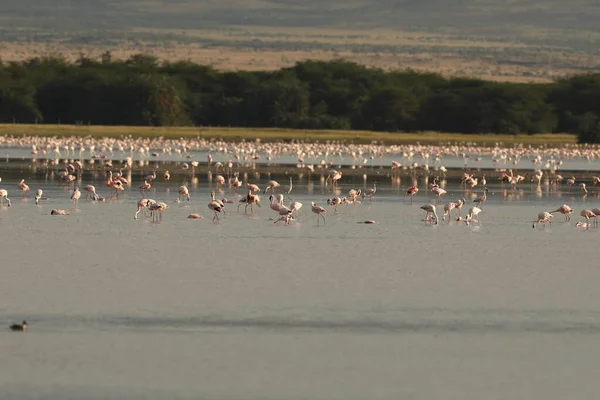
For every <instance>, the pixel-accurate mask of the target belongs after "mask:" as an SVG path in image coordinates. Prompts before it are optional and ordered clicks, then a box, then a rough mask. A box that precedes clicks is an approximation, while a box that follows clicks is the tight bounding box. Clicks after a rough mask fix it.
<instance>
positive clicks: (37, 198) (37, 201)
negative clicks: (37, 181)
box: [35, 189, 44, 206]
mask: <svg viewBox="0 0 600 400" xmlns="http://www.w3.org/2000/svg"><path fill="white" fill-rule="evenodd" d="M43 193H44V191H43V190H42V189H38V190H36V191H35V205H36V206H37V205H38V204H40V199H41V198H42V194H43Z"/></svg>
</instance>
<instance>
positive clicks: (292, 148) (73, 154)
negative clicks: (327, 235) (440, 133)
mask: <svg viewBox="0 0 600 400" xmlns="http://www.w3.org/2000/svg"><path fill="white" fill-rule="evenodd" d="M0 146H1V147H3V148H5V149H14V148H19V149H22V148H29V149H31V157H30V158H31V159H32V160H33V162H34V163H41V164H42V165H44V166H45V167H47V168H49V169H52V170H56V171H58V173H57V179H58V181H59V182H62V183H65V184H67V185H75V184H76V182H77V183H81V180H82V174H83V172H84V170H86V169H89V170H95V171H98V170H101V171H103V173H105V181H104V183H105V186H106V188H108V189H109V191H110V195H109V196H108V197H102V196H100V195H99V194H98V193H97V191H96V188H95V186H93V185H91V184H86V185H84V186H82V190H80V188H79V187H80V186H75V187H74V188H73V189H72V191H71V195H70V200H71V202H72V206H73V207H77V204H78V202H79V200H80V198H81V196H82V191H83V192H85V193H86V195H85V197H84V200H88V201H94V202H97V201H110V200H112V199H119V195H120V193H122V192H123V191H125V188H126V187H127V186H131V183H130V180H131V178H130V177H131V171H132V170H133V169H134V168H136V163H137V165H138V166H142V167H143V166H144V165H149V163H150V161H151V160H155V161H157V163H156V168H157V169H158V161H159V160H160V159H161V157H162V156H163V155H165V154H167V155H176V156H178V157H181V158H182V161H181V162H178V163H176V165H177V164H178V165H177V166H176V168H178V169H180V170H181V171H187V170H191V172H192V175H193V174H194V173H195V170H196V169H197V168H203V167H204V166H205V165H206V168H207V172H208V174H209V180H210V181H212V180H213V178H212V174H213V170H214V173H215V174H216V176H215V177H214V181H215V182H216V184H217V187H216V192H215V190H212V191H211V193H210V195H211V197H210V200H209V201H208V202H207V208H208V210H210V213H212V221H213V222H214V223H218V222H220V218H221V217H220V216H221V215H226V214H225V209H226V204H228V203H237V204H238V206H237V212H239V211H240V207H241V206H242V205H243V206H244V213H245V214H248V211H250V213H253V212H254V209H253V207H254V206H257V207H260V206H261V195H266V194H267V193H270V195H269V197H268V199H269V208H270V209H271V210H272V211H274V212H275V213H276V214H275V215H276V216H275V217H274V218H273V219H274V220H275V221H274V223H279V222H281V223H283V224H284V225H289V224H290V223H292V222H293V221H295V220H296V219H297V218H298V213H299V211H300V209H301V208H302V207H303V204H302V203H300V202H298V201H296V200H294V199H292V198H291V197H290V194H291V193H292V190H293V189H294V184H293V183H294V182H293V179H292V178H291V177H290V178H289V182H286V185H284V186H282V185H281V184H280V183H279V182H277V181H275V180H269V181H268V182H266V186H265V187H264V189H261V188H260V187H259V186H258V185H257V184H253V183H250V182H248V181H247V180H246V182H243V181H241V180H240V179H239V174H240V172H239V171H240V170H241V169H243V168H246V169H249V170H252V169H253V168H255V167H256V163H257V162H260V160H261V159H264V160H266V161H267V163H276V162H277V158H278V157H281V156H283V155H288V156H289V155H290V154H293V155H295V156H296V158H297V165H296V168H298V170H299V171H303V173H302V174H298V177H299V178H301V177H302V176H303V174H304V173H307V174H309V179H310V176H311V174H313V173H316V172H318V170H320V174H321V178H320V179H321V180H322V182H323V183H324V185H325V186H326V187H328V188H331V193H332V194H333V196H332V197H330V198H328V199H327V201H326V203H327V205H328V206H331V207H333V209H334V211H333V212H334V214H336V213H337V209H338V206H340V205H342V204H355V205H356V204H359V203H361V202H362V201H369V202H372V201H373V198H374V196H375V194H376V193H377V182H375V183H374V184H373V187H372V188H370V189H367V190H360V189H354V188H353V189H350V190H349V191H348V193H347V195H346V196H341V189H340V187H339V185H340V182H341V179H342V176H343V172H342V168H341V165H342V164H345V165H346V166H347V168H350V169H351V170H355V169H356V168H365V167H368V166H369V163H370V162H371V160H373V159H375V158H377V157H380V158H381V159H383V157H384V156H397V157H398V159H399V160H400V161H396V160H394V161H392V162H391V165H390V166H389V167H388V169H386V170H385V171H378V173H379V174H381V173H382V172H383V173H385V174H386V176H389V177H391V178H392V179H395V178H398V180H399V176H400V175H401V174H406V175H408V176H410V177H412V183H413V185H412V186H410V187H408V188H407V189H406V191H405V196H404V201H405V203H408V202H410V203H411V204H412V203H413V198H414V196H415V195H417V193H418V192H419V187H418V185H417V184H416V181H417V180H416V177H417V175H419V174H420V175H421V176H425V175H426V176H436V178H435V179H433V183H430V184H428V185H427V187H426V190H427V193H428V197H429V196H434V199H435V201H434V202H433V203H431V202H428V204H425V205H423V206H421V207H420V208H421V209H422V210H424V211H425V212H426V214H425V217H424V218H423V220H422V221H424V222H425V223H426V224H435V225H437V224H439V222H440V221H439V216H438V209H437V207H438V206H437V205H436V204H438V203H440V202H441V201H442V198H443V196H444V194H446V193H447V190H446V189H445V188H444V185H440V184H438V183H437V181H438V180H440V177H445V176H446V174H449V173H450V172H449V171H448V169H446V168H445V167H444V166H443V165H442V164H441V161H442V160H443V158H444V157H449V156H452V157H460V158H462V159H463V160H464V162H465V166H467V164H468V163H469V162H475V163H477V162H479V161H481V159H482V157H491V160H492V161H493V163H494V165H496V166H497V168H496V171H497V175H498V180H499V183H500V184H501V185H507V186H509V187H510V188H511V190H513V191H514V190H516V187H517V186H519V185H523V184H524V183H525V182H526V181H529V182H530V183H531V185H534V186H536V187H538V188H540V187H541V186H542V185H546V186H549V187H554V188H555V189H556V190H558V188H559V187H560V185H561V183H562V182H563V181H565V183H566V185H567V186H568V190H569V192H570V191H571V190H574V189H573V187H578V190H579V191H581V193H584V194H587V193H588V185H590V184H591V185H594V186H595V185H596V184H598V183H600V178H599V177H596V176H591V177H585V176H583V177H581V178H577V179H576V178H575V177H574V176H571V177H568V178H567V179H564V178H563V177H562V176H561V175H560V174H559V170H560V169H561V166H562V165H563V160H568V159H585V160H587V161H588V162H592V161H594V160H596V159H598V158H599V156H600V150H599V149H598V148H596V147H585V146H575V145H574V146H563V147H561V148H546V147H539V148H534V147H524V146H514V147H512V148H505V147H501V146H500V145H496V146H492V147H480V146H476V144H473V143H467V144H442V145H438V146H433V145H394V146H386V145H384V144H383V143H372V144H369V145H358V144H356V145H355V144H348V143H342V142H332V143H302V142H274V143H261V142H260V141H258V140H257V141H253V142H241V143H228V142H223V141H219V140H214V139H212V140H209V139H202V138H196V139H173V140H170V139H164V138H152V139H145V138H133V137H128V138H122V139H114V138H91V137H86V138H80V137H67V138H57V137H54V138H50V137H35V136H31V137H9V136H4V137H0ZM200 151H202V152H206V153H207V155H206V164H202V166H201V165H200V163H199V162H198V161H196V160H194V158H196V157H197V155H196V153H195V152H200ZM213 153H214V154H218V155H219V157H221V158H222V159H223V161H215V160H214V159H213V155H212V154H213ZM119 159H120V160H123V161H121V162H117V165H116V167H117V168H118V170H119V171H118V172H116V173H115V172H113V169H114V168H115V165H114V164H113V161H114V160H119ZM134 159H136V161H134ZM417 160H421V161H422V162H420V163H419V162H418V161H417ZM525 161H528V162H530V163H531V164H530V165H529V168H530V169H531V170H533V173H532V174H529V172H528V173H526V174H525V175H519V174H516V173H515V169H514V168H516V166H518V165H519V163H523V162H525ZM338 165H339V166H340V167H338ZM467 170H468V169H467ZM123 171H128V172H129V179H128V178H127V177H125V176H124V172H123ZM492 173H494V172H492ZM488 174H490V172H489V171H488ZM159 175H162V180H164V182H166V183H169V182H170V180H171V173H170V172H169V170H164V171H161V172H160V174H159ZM159 175H157V170H154V171H153V172H152V174H150V175H146V176H143V179H141V183H140V185H139V186H138V189H139V192H140V195H141V199H139V201H138V202H137V209H136V211H135V214H134V218H135V219H138V217H139V216H140V213H141V215H142V216H143V217H144V218H148V215H149V216H150V218H152V221H153V222H161V221H162V218H163V213H164V212H165V211H166V210H167V209H168V208H169V205H168V204H167V203H165V202H162V201H156V200H154V199H150V198H148V196H147V195H148V193H149V191H150V190H151V189H152V187H153V182H154V181H155V180H156V179H158V178H159ZM487 179H488V178H487V177H486V175H485V174H482V175H481V176H475V175H474V174H472V173H470V172H463V173H462V179H461V189H462V190H463V192H464V193H466V191H467V190H468V191H469V193H470V194H472V196H471V198H470V199H469V201H470V203H471V205H472V206H470V207H465V208H468V209H467V210H466V213H465V214H464V216H463V215H462V214H461V210H462V209H463V206H465V205H466V204H469V201H467V200H466V199H465V198H464V197H463V198H460V199H458V200H456V201H450V202H447V203H446V204H444V205H443V213H442V221H447V222H448V223H449V222H450V221H451V220H453V221H458V222H464V223H465V224H466V225H470V224H472V223H475V222H477V223H480V222H481V221H480V214H481V213H482V205H483V204H484V203H485V202H486V200H487V198H488V193H489V191H488V189H487V183H488V182H487ZM581 180H586V181H588V183H587V184H586V183H585V182H582V181H581ZM0 182H1V178H0ZM444 182H445V179H444ZM225 185H227V186H228V187H229V188H230V189H231V191H232V193H233V194H234V195H235V196H236V197H235V199H233V200H230V199H226V198H217V196H216V194H217V193H219V194H222V193H224V191H223V188H224V187H225ZM477 187H481V188H482V189H481V194H477V193H475V191H476V190H477V189H476V188H477ZM17 188H18V190H19V191H20V192H21V193H22V196H27V195H28V193H29V192H30V189H29V186H28V185H27V184H26V183H25V179H22V180H21V181H20V182H19V183H18V184H17ZM241 190H243V191H244V192H243V193H242V194H238V191H241ZM178 194H179V196H178V198H177V199H176V200H175V201H176V202H178V203H180V202H182V201H190V198H191V197H190V192H189V189H188V187H187V186H186V184H185V183H184V184H183V185H181V186H179V188H178ZM286 198H287V199H288V201H289V203H287V204H284V202H285V201H286ZM34 199H35V204H36V205H39V204H40V201H42V200H45V199H47V198H46V197H44V192H43V190H42V189H37V190H36V191H35V192H34ZM0 204H2V205H3V204H6V206H7V207H10V206H11V201H10V199H9V197H8V191H7V189H0ZM453 210H454V213H455V217H452V215H451V214H452V212H453ZM311 211H312V212H313V213H314V214H316V216H317V225H320V224H321V222H322V223H323V225H325V224H326V219H325V214H326V213H327V211H326V209H325V207H323V206H321V205H318V204H317V203H316V202H314V201H313V202H311ZM555 213H561V214H563V215H564V216H565V218H566V221H569V220H570V217H571V214H572V213H573V209H572V208H571V207H570V206H569V205H567V204H563V205H562V206H560V207H558V208H557V209H556V210H552V211H544V212H541V213H539V215H538V218H537V219H536V220H535V221H534V222H533V227H534V228H535V227H536V225H540V224H541V225H543V226H545V225H547V224H548V225H549V224H551V221H552V217H553V215H554V214H555ZM51 214H52V215H69V214H70V212H69V211H67V210H65V209H53V210H52V211H51ZM580 215H581V216H582V217H583V218H584V221H582V222H579V223H578V224H577V226H581V227H585V228H589V227H591V226H592V223H591V222H590V220H592V219H593V221H594V224H596V222H595V221H597V217H598V216H599V215H600V209H598V208H594V209H591V210H588V209H585V210H582V211H581V213H580ZM188 218H193V219H198V218H202V216H201V215H200V214H198V213H194V214H190V215H188ZM362 222H363V223H375V221H371V220H367V221H362Z"/></svg>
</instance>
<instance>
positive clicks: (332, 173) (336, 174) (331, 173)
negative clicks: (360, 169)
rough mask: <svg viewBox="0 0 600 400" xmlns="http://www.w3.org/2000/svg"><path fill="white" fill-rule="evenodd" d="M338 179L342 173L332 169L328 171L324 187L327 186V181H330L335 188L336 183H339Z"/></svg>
mask: <svg viewBox="0 0 600 400" xmlns="http://www.w3.org/2000/svg"><path fill="white" fill-rule="evenodd" d="M340 179H342V172H341V171H337V170H335V169H332V170H331V171H329V176H328V177H327V179H326V180H325V186H327V184H328V183H329V180H331V183H332V184H333V186H337V181H339V180H340Z"/></svg>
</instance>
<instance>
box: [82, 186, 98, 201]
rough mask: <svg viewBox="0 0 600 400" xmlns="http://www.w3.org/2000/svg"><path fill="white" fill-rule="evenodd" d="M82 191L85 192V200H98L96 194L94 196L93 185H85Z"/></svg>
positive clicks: (94, 189)
mask: <svg viewBox="0 0 600 400" xmlns="http://www.w3.org/2000/svg"><path fill="white" fill-rule="evenodd" d="M83 190H85V191H86V192H87V195H86V196H85V198H86V199H88V198H90V199H92V200H94V201H96V200H98V194H96V188H95V187H94V186H93V185H85V186H84V187H83Z"/></svg>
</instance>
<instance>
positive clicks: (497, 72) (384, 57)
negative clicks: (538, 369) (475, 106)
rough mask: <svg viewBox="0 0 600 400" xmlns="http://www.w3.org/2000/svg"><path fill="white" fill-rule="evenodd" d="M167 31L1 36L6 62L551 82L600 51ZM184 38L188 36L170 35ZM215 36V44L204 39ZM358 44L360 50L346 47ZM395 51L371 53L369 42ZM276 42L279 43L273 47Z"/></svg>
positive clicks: (433, 39)
mask: <svg viewBox="0 0 600 400" xmlns="http://www.w3.org/2000/svg"><path fill="white" fill-rule="evenodd" d="M137 31H139V32H141V33H152V34H157V32H158V33H160V35H164V36H165V37H167V39H165V40H161V41H159V42H153V41H148V40H146V41H144V40H121V41H119V43H118V44H101V43H92V44H73V43H71V42H70V41H68V40H63V41H54V42H41V41H18V42H0V51H1V54H2V59H3V60H4V61H21V60H24V59H28V58H31V57H37V56H46V55H62V56H64V57H65V58H67V59H68V60H71V61H74V60H76V59H77V58H78V57H79V56H80V55H82V54H83V55H85V56H86V57H90V58H99V56H100V54H102V53H104V52H106V51H110V52H111V53H112V54H113V56H114V57H117V58H121V59H126V58H128V57H129V56H131V55H132V54H137V53H147V54H152V55H155V56H156V57H158V58H159V59H161V60H169V61H176V60H191V61H193V62H196V63H199V64H205V65H212V66H214V67H215V68H217V69H219V70H273V69H279V68H282V67H288V66H291V65H294V64H295V63H296V62H299V61H303V60H308V59H311V60H331V59H336V58H343V59H345V60H348V61H352V62H356V63H360V64H364V65H368V66H372V67H377V68H382V69H385V70H394V69H405V68H411V69H414V70H418V71H429V72H436V73H440V74H443V75H444V76H457V75H458V76H471V77H478V78H482V79H486V80H497V81H511V82H548V81H551V80H552V79H556V78H558V77H561V76H564V75H567V74H572V73H578V72H582V71H586V70H589V69H590V68H594V67H600V56H598V55H592V56H587V57H583V56H581V55H579V56H577V55H576V54H569V53H567V54H565V53H564V52H561V50H560V49H559V48H551V47H548V48H540V49H532V48H531V46H527V45H525V44H523V43H518V42H517V41H512V42H511V41H506V42H499V41H487V40H485V39H479V40H477V39H460V38H457V37H453V36H450V35H440V34H425V33H416V32H402V31H391V30H371V31H364V30H356V31H352V30H336V29H310V30H307V29H299V28H297V29H291V28H286V29H285V30H283V29H281V28H257V27H252V28H250V27H249V28H247V29H244V30H240V29H239V28H238V29H232V30H225V29H218V30H186V31H181V30H164V31H159V30H148V29H141V28H140V29H138V30H137ZM169 35H175V37H180V36H185V37H186V42H182V41H180V40H176V39H175V40H168V37H169ZM207 41H214V42H215V43H219V45H212V44H208V45H207V44H206V43H207ZM351 46H359V47H360V46H362V47H364V50H358V51H357V50H348V47H351ZM377 46H382V47H386V46H387V47H392V48H393V49H394V51H385V50H381V51H373V49H372V48H373V47H377ZM274 47H278V48H274Z"/></svg>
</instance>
